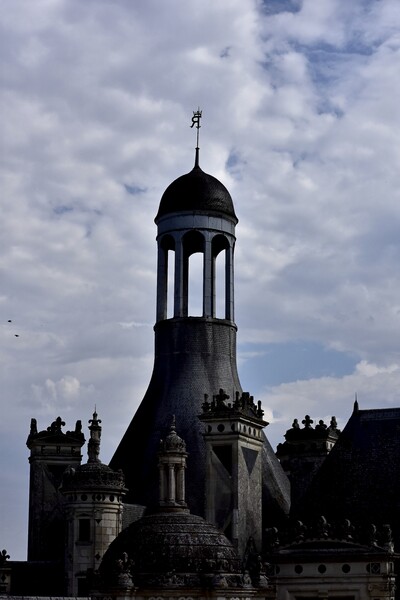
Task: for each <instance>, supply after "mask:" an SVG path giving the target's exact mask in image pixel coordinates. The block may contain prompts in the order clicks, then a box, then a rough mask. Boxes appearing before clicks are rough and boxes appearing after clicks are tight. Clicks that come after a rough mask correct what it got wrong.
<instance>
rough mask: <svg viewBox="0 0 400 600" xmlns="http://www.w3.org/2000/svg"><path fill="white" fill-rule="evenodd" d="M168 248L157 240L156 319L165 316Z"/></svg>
mask: <svg viewBox="0 0 400 600" xmlns="http://www.w3.org/2000/svg"><path fill="white" fill-rule="evenodd" d="M167 285H168V250H166V249H164V248H162V246H161V240H159V242H158V264H157V321H162V320H164V319H166V318H167V289H168V288H167Z"/></svg>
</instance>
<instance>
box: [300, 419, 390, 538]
mask: <svg viewBox="0 0 400 600" xmlns="http://www.w3.org/2000/svg"><path fill="white" fill-rule="evenodd" d="M399 459H400V408H386V409H371V410H358V408H357V407H356V408H355V410H354V412H353V414H352V415H351V417H350V419H349V421H348V423H347V425H346V427H345V429H344V430H343V432H342V434H341V435H340V437H339V440H338V441H337V443H336V445H335V446H334V448H333V449H332V451H331V452H330V454H329V455H328V457H327V458H326V460H325V462H324V463H323V465H322V466H321V468H320V470H319V471H318V473H317V475H316V477H315V479H314V481H313V482H312V484H311V485H310V488H309V490H308V492H307V493H306V495H305V498H304V501H303V503H302V506H301V508H300V509H299V511H298V512H299V514H300V515H302V516H303V515H308V516H311V515H312V514H314V515H315V514H323V515H325V516H326V517H327V518H329V519H334V518H336V519H340V518H349V519H351V520H354V521H355V522H361V521H364V522H367V521H368V522H373V523H375V524H376V525H378V524H381V523H390V524H391V525H392V526H393V529H394V531H395V537H396V538H397V539H398V538H399V537H400V527H399V526H400V517H399V514H400V512H399V509H400V478H399V475H398V469H399V466H398V465H399Z"/></svg>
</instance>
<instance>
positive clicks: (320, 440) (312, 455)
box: [276, 415, 340, 508]
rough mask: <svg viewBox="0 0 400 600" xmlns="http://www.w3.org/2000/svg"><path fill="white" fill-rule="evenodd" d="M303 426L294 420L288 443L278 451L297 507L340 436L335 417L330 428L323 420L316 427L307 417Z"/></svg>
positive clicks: (281, 445) (288, 435)
mask: <svg viewBox="0 0 400 600" xmlns="http://www.w3.org/2000/svg"><path fill="white" fill-rule="evenodd" d="M302 425H303V427H301V426H300V424H299V422H298V420H297V419H294V421H293V424H292V427H291V429H288V430H287V432H286V434H285V440H286V441H285V442H284V443H283V444H279V445H278V448H277V451H276V455H277V457H278V458H279V460H280V461H281V464H282V467H283V469H284V471H285V473H286V474H287V476H288V477H289V480H290V484H291V497H292V507H293V508H295V507H296V505H297V504H298V503H299V502H300V500H301V499H302V498H303V496H304V494H305V492H306V491H307V488H308V486H309V484H310V483H311V481H312V479H313V477H314V476H315V474H316V472H317V471H318V469H319V468H320V466H321V465H322V463H323V462H324V460H325V458H326V457H327V455H328V454H329V452H330V451H331V450H332V448H333V446H334V445H335V444H336V442H337V439H338V437H339V434H340V430H339V429H338V428H337V423H336V418H335V417H332V418H331V421H330V424H329V425H327V424H326V423H324V421H323V420H322V419H321V420H319V422H318V423H317V424H316V425H315V427H314V426H313V425H314V421H313V419H311V417H310V416H309V415H306V416H305V417H304V419H303V420H302Z"/></svg>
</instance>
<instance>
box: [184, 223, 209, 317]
mask: <svg viewBox="0 0 400 600" xmlns="http://www.w3.org/2000/svg"><path fill="white" fill-rule="evenodd" d="M182 249H183V286H182V292H183V316H191V317H196V316H202V315H203V288H204V236H203V235H202V234H201V233H200V232H199V231H196V230H193V231H189V232H187V233H185V235H184V236H183V238H182Z"/></svg>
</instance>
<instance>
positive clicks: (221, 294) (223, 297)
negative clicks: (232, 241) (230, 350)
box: [212, 235, 229, 319]
mask: <svg viewBox="0 0 400 600" xmlns="http://www.w3.org/2000/svg"><path fill="white" fill-rule="evenodd" d="M228 252H229V242H228V240H227V239H226V237H225V236H223V235H216V236H215V237H214V238H213V240H212V260H213V285H212V293H213V316H214V317H216V318H219V319H227V318H228V309H227V287H228V285H229V273H228V269H227V254H228Z"/></svg>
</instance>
